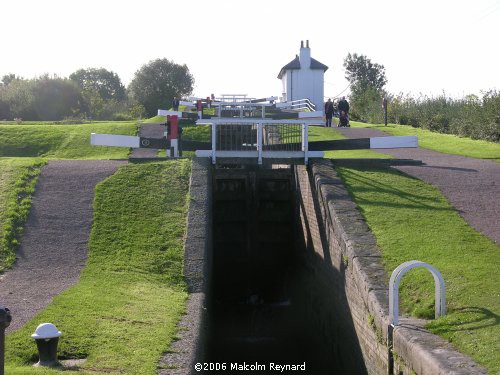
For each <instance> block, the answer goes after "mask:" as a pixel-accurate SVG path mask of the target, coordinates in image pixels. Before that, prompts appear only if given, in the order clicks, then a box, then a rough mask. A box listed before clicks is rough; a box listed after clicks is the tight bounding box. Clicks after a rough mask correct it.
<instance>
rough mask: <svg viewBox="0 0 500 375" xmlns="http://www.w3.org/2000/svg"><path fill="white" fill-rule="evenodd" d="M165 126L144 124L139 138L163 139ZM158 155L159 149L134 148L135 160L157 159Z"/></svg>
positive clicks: (132, 155)
mask: <svg viewBox="0 0 500 375" xmlns="http://www.w3.org/2000/svg"><path fill="white" fill-rule="evenodd" d="M164 132H165V126H163V125H160V124H142V125H141V128H140V129H139V137H148V138H163V133H164ZM157 154H158V150H157V149H153V148H134V149H133V150H132V154H131V155H130V156H131V157H133V158H155V157H156V156H157Z"/></svg>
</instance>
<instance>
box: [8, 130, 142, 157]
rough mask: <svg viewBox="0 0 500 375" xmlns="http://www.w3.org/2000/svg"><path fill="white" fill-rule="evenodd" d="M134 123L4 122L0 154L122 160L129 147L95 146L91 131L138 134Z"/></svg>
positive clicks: (126, 154) (126, 155)
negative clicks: (91, 140)
mask: <svg viewBox="0 0 500 375" xmlns="http://www.w3.org/2000/svg"><path fill="white" fill-rule="evenodd" d="M136 132H137V129H136V124H135V123H134V122H108V123H90V124H80V125H51V124H44V123H41V124H36V125H25V124H23V125H0V138H1V139H2V143H1V144H0V157H43V158H49V159H121V158H126V157H128V154H129V149H127V148H122V147H104V146H92V145H91V144H90V133H108V134H123V135H135V134H136Z"/></svg>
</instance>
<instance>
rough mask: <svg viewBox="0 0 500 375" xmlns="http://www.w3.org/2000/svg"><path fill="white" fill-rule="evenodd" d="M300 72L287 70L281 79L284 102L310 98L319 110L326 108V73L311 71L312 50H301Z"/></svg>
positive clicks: (320, 70) (319, 70) (317, 70)
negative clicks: (284, 94)
mask: <svg viewBox="0 0 500 375" xmlns="http://www.w3.org/2000/svg"><path fill="white" fill-rule="evenodd" d="M299 59H300V66H301V68H300V70H298V69H292V70H287V71H285V73H284V74H283V76H282V77H281V81H282V84H283V92H284V93H286V96H285V97H284V98H283V100H284V101H293V100H299V99H305V98H308V99H309V100H311V102H313V103H314V104H315V105H316V109H317V110H323V106H324V101H323V100H324V75H325V73H324V71H323V70H322V69H311V68H310V67H309V66H310V65H311V49H310V48H306V47H304V48H301V49H300V55H299Z"/></svg>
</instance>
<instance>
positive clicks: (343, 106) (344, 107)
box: [338, 96, 349, 126]
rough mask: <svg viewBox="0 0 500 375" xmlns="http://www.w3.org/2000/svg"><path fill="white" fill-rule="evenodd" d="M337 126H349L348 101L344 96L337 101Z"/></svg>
mask: <svg viewBox="0 0 500 375" xmlns="http://www.w3.org/2000/svg"><path fill="white" fill-rule="evenodd" d="M338 108H339V126H349V103H348V102H347V100H345V96H343V97H342V99H340V101H339V105H338Z"/></svg>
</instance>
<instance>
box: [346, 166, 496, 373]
mask: <svg viewBox="0 0 500 375" xmlns="http://www.w3.org/2000/svg"><path fill="white" fill-rule="evenodd" d="M337 170H338V171H339V173H340V176H341V177H342V179H343V180H344V182H345V184H346V186H347V189H348V190H349V192H350V193H351V194H352V196H353V197H354V200H355V202H356V204H357V205H358V207H359V208H360V210H361V212H362V214H363V216H364V217H365V219H366V221H367V223H368V225H369V226H370V228H371V230H372V232H373V233H374V234H375V237H376V239H377V245H378V246H379V248H380V249H381V251H382V257H383V260H384V263H385V266H386V269H387V272H388V274H390V272H391V271H392V270H393V269H395V268H396V267H397V266H398V265H399V264H401V263H403V262H405V261H409V260H413V259H418V260H421V261H424V262H427V263H429V264H431V265H433V266H435V267H436V268H437V269H438V270H439V271H440V272H441V273H442V274H443V277H444V279H445V281H446V299H447V310H448V313H447V316H446V317H444V318H440V319H438V320H435V321H433V322H431V323H430V324H429V326H428V327H429V328H430V329H431V330H432V331H433V332H435V333H437V334H439V335H441V336H443V337H445V338H447V339H448V340H450V341H451V342H453V344H454V345H455V346H456V347H457V348H458V349H459V350H461V351H462V352H464V353H465V354H468V355H470V356H471V357H472V358H474V359H475V360H477V361H478V362H479V363H480V364H482V365H484V366H486V367H488V368H489V370H490V371H491V373H495V374H496V373H498V372H499V371H500V357H498V355H495V350H496V348H497V342H498V337H499V335H500V325H498V322H497V321H498V314H500V299H499V298H497V296H498V285H500V274H499V273H498V269H499V267H500V258H499V257H498V252H499V250H500V246H498V245H496V244H495V243H494V242H493V241H491V240H490V239H488V238H487V237H485V236H483V235H482V234H480V233H478V232H476V231H475V230H474V229H472V228H471V227H470V226H469V225H467V223H466V222H465V221H464V220H463V218H462V217H460V215H459V214H458V213H457V212H456V211H455V209H454V208H453V207H452V206H451V205H450V204H449V203H448V201H447V200H446V198H445V197H444V196H443V195H442V194H441V193H440V192H439V190H438V189H436V188H435V187H433V186H431V185H429V184H427V183H424V182H422V181H420V180H417V179H415V178H412V177H409V176H407V175H405V174H403V173H401V172H399V171H397V170H392V169H373V170H367V169H357V168H337ZM400 296H401V298H400V301H401V305H402V307H403V309H404V311H406V312H409V313H411V314H414V315H416V316H419V317H424V318H430V319H432V318H433V316H434V281H433V277H432V275H431V274H430V273H429V272H428V271H427V270H423V269H416V270H412V271H410V272H409V273H408V274H407V275H406V276H405V277H404V278H403V280H402V283H401V287H400Z"/></svg>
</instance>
